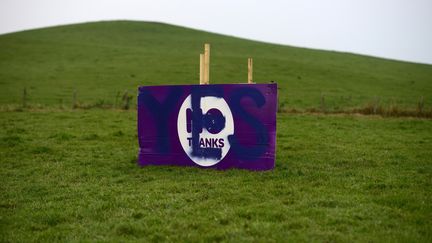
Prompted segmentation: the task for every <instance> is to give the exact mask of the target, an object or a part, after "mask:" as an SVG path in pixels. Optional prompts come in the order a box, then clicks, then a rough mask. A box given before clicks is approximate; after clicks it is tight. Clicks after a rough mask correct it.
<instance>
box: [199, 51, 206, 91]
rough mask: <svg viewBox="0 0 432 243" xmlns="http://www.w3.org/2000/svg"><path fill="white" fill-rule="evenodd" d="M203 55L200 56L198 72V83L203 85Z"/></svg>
mask: <svg viewBox="0 0 432 243" xmlns="http://www.w3.org/2000/svg"><path fill="white" fill-rule="evenodd" d="M204 68H205V66H204V54H200V71H199V81H200V84H204V72H205V70H204Z"/></svg>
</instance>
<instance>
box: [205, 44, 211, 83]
mask: <svg viewBox="0 0 432 243" xmlns="http://www.w3.org/2000/svg"><path fill="white" fill-rule="evenodd" d="M204 83H205V84H209V83H210V44H207V43H206V44H204Z"/></svg>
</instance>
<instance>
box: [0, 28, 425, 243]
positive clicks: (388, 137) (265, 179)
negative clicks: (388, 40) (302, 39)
mask: <svg viewBox="0 0 432 243" xmlns="http://www.w3.org/2000/svg"><path fill="white" fill-rule="evenodd" d="M205 42H209V43H211V44H212V54H211V57H212V59H211V60H212V63H211V83H233V82H244V81H246V77H247V73H246V67H247V57H253V58H254V64H255V65H254V78H255V81H257V82H259V83H264V82H268V81H270V80H275V81H277V82H278V84H279V86H280V88H281V89H280V103H281V104H284V105H285V107H286V108H287V109H296V110H305V111H307V110H308V109H312V110H313V109H320V110H322V109H323V106H325V110H330V111H332V110H334V111H338V110H344V109H356V108H361V107H365V106H366V107H367V106H369V107H378V106H391V107H397V108H399V109H411V110H415V109H418V107H419V101H420V100H422V102H420V103H421V104H422V105H423V108H424V109H425V110H429V111H431V112H432V66H431V65H423V64H415V63H406V62H399V61H391V60H384V59H379V58H373V57H367V56H360V55H354V54H348V53H337V52H328V51H320V50H310V49H301V48H295V47H289V46H281V45H271V44H266V43H260V42H254V41H249V40H244V39H239V38H234V37H228V36H222V35H217V34H212V33H207V32H202V31H197V30H192V29H187V28H182V27H176V26H170V25H165V24H159V23H146V22H130V21H117V22H98V23H87V24H79V25H70V26H60V27H54V28H46V29H39V30H31V31H25V32H19V33H12V34H8V35H0V163H1V169H0V192H1V193H0V242H32V241H44V242H51V241H113V242H124V241H137V240H139V241H144V240H148V241H156V242H158V241H186V242H190V241H231V242H239V241H243V242H244V241H246V242H249V241H255V242H263V241H274V242H281V241H293V242H297V241H304V242H311V241H320V242H323V241H324V242H328V241H332V242H333V241H336V242H350V241H364V242H382V241H387V242H394V241H399V242H407V241H408V242H415V241H419V242H431V241H432V204H431V201H432V190H431V188H432V185H431V184H432V163H431V158H432V119H421V118H412V117H386V118H383V117H381V116H362V115H356V114H350V115H347V114H339V115H328V114H326V115H324V114H316V113H302V114H294V113H291V114H286V113H279V114H278V121H277V122H278V124H277V126H278V128H277V129H278V133H277V159H276V168H275V169H274V170H273V171H269V172H249V171H243V170H229V171H216V170H211V169H198V168H187V167H186V168H181V167H169V166H161V167H153V166H150V167H145V168H140V167H138V166H137V165H136V160H137V153H138V141H137V134H136V133H137V132H136V112H135V110H134V109H131V110H129V111H123V110H121V109H118V108H117V109H111V108H113V107H112V106H113V105H114V104H116V103H117V104H118V103H119V102H120V97H121V96H122V95H123V93H124V92H125V90H129V94H131V95H133V96H134V95H135V93H136V87H137V86H138V85H155V84H196V83H198V63H199V62H198V61H199V60H198V54H199V53H200V52H202V50H203V44H204V43H205ZM24 89H25V90H26V92H27V95H26V97H27V98H26V103H27V106H28V107H27V108H21V106H22V103H23V91H24ZM74 93H75V94H76V99H75V101H76V103H77V104H78V107H81V108H83V107H87V106H91V107H93V109H88V110H86V109H72V105H73V103H74V101H73V100H74V98H73V96H74ZM134 102H135V100H134V101H133V103H134ZM117 106H118V105H117ZM95 107H96V108H95ZM97 107H105V108H110V109H99V108H97ZM132 108H133V107H132ZM431 114H432V113H431Z"/></svg>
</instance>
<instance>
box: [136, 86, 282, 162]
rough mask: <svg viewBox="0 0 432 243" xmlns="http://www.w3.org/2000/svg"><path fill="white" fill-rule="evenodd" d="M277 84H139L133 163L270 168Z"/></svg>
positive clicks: (274, 138)
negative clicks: (140, 85)
mask: <svg viewBox="0 0 432 243" xmlns="http://www.w3.org/2000/svg"><path fill="white" fill-rule="evenodd" d="M276 110H277V84H275V83H272V84H224V85H222V84H220V85H217V84H216V85H167V86H142V87H140V88H139V94H138V141H139V146H140V149H139V155H138V164H139V165H141V166H145V165H179V166H197V167H204V168H216V169H229V168H241V169H249V170H269V169H273V168H274V165H275V148H276Z"/></svg>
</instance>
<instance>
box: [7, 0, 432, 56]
mask: <svg viewBox="0 0 432 243" xmlns="http://www.w3.org/2000/svg"><path fill="white" fill-rule="evenodd" d="M101 20H142V21H158V22H164V23H170V24H175V25H181V26H186V27H191V28H195V29H201V30H206V31H211V32H216V33H221V34H227V35H232V36H237V37H242V38H247V39H253V40H259V41H265V42H270V43H278V44H284V45H291V46H299V47H308V48H314V49H324V50H334V51H342V52H352V53H358V54H364V55H371V56H378V57H384V58H390V59H397V60H405V61H410V62H419V63H428V64H432V0H293V1H291V0H265V1H258V0H237V1H235V0H209V1H206V0H171V1H169V0H0V34H3V33H9V32H15V31H20V30H27V29H33V28H40V27H47V26H54V25H63V24H71V23H80V22H89V21H101Z"/></svg>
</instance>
